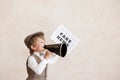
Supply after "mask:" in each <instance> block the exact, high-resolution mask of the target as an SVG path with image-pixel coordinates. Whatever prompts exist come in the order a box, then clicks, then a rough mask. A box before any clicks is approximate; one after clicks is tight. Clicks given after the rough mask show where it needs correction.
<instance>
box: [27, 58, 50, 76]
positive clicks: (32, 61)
mask: <svg viewBox="0 0 120 80" xmlns="http://www.w3.org/2000/svg"><path fill="white" fill-rule="evenodd" d="M47 63H48V61H47V60H46V59H43V60H42V61H41V62H40V63H39V64H38V63H37V61H36V60H35V58H34V57H33V56H30V57H29V59H28V66H29V67H30V68H31V69H32V70H33V71H34V72H35V73H37V74H39V75H40V74H41V73H42V72H43V70H44V69H45V67H46V64H47Z"/></svg>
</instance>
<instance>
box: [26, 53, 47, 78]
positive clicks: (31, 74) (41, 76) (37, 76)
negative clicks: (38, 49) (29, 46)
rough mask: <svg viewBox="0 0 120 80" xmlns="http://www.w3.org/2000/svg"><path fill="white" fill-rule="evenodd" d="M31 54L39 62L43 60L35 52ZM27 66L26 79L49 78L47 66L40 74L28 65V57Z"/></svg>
mask: <svg viewBox="0 0 120 80" xmlns="http://www.w3.org/2000/svg"><path fill="white" fill-rule="evenodd" d="M31 56H33V57H34V58H35V59H36V61H37V63H38V64H39V63H40V62H41V60H40V58H39V57H38V56H36V55H35V54H32V55H31ZM26 66H27V73H28V77H27V79H26V80H46V78H47V75H46V74H47V66H46V68H45V69H44V71H43V72H42V74H40V75H38V74H36V73H35V72H34V71H33V70H31V69H30V68H29V67H28V59H27V62H26Z"/></svg>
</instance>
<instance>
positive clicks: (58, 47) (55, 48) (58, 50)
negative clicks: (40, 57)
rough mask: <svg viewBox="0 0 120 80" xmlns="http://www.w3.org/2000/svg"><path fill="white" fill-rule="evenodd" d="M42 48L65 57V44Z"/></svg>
mask: <svg viewBox="0 0 120 80" xmlns="http://www.w3.org/2000/svg"><path fill="white" fill-rule="evenodd" d="M44 48H45V49H48V50H50V51H51V52H54V53H55V54H57V55H59V56H61V57H65V55H66V53H67V45H66V44H65V43H61V44H50V45H45V46H44Z"/></svg>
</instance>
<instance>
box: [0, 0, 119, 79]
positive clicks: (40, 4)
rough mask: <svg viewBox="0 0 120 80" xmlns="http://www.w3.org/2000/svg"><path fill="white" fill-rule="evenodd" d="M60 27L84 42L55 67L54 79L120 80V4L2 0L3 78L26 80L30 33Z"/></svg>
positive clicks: (0, 74) (0, 71) (101, 0)
mask: <svg viewBox="0 0 120 80" xmlns="http://www.w3.org/2000/svg"><path fill="white" fill-rule="evenodd" d="M59 24H64V25H65V26H67V28H68V29H69V30H70V31H71V32H72V33H74V34H75V35H76V36H77V37H78V38H79V39H80V43H79V44H78V46H77V48H76V49H74V50H73V51H72V52H71V54H70V55H68V56H66V57H65V58H63V59H62V58H60V59H59V60H58V63H56V64H54V65H49V68H48V80H120V0H0V80H25V78H26V77H27V73H26V66H25V62H26V58H27V56H28V55H29V53H28V49H27V48H26V47H25V45H24V43H23V40H24V38H25V36H26V35H28V34H30V33H33V32H36V31H44V32H45V34H46V39H47V41H46V42H47V43H48V44H49V43H53V42H52V40H50V36H51V34H52V32H53V31H54V30H55V29H56V28H57V27H56V26H58V25H59Z"/></svg>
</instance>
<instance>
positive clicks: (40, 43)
mask: <svg viewBox="0 0 120 80" xmlns="http://www.w3.org/2000/svg"><path fill="white" fill-rule="evenodd" d="M44 46H45V40H44V39H41V38H39V37H37V38H36V40H35V42H34V45H32V46H31V48H32V49H33V51H37V52H43V51H44V50H45V49H44Z"/></svg>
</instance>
